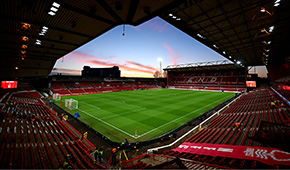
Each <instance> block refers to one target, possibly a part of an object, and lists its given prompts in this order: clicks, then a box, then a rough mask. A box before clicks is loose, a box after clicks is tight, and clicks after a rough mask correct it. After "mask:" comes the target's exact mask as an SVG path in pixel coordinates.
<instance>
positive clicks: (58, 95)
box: [52, 93, 61, 101]
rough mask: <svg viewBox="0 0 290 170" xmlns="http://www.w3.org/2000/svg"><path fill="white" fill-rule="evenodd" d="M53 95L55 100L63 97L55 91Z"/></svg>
mask: <svg viewBox="0 0 290 170" xmlns="http://www.w3.org/2000/svg"><path fill="white" fill-rule="evenodd" d="M52 97H53V100H54V101H59V100H60V99H61V95H60V94H58V93H54V94H53V96H52Z"/></svg>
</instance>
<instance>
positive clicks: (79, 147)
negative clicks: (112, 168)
mask: <svg viewBox="0 0 290 170" xmlns="http://www.w3.org/2000/svg"><path fill="white" fill-rule="evenodd" d="M1 116H3V119H1V127H0V131H1V136H0V141H1V153H0V162H1V163H0V167H1V168H5V169H8V168H9V169H15V168H17V169H20V168H21V169H24V168H34V169H38V168H45V169H58V168H70V167H71V168H81V169H86V168H94V169H95V168H105V165H102V164H100V163H93V160H94V159H93V158H92V157H91V155H90V149H88V147H87V146H86V145H84V144H83V142H82V141H81V140H80V138H79V136H77V135H76V134H77V133H74V132H72V131H71V130H70V129H69V128H68V127H67V126H66V124H67V122H65V121H64V120H61V119H60V118H59V117H58V116H57V113H56V112H54V111H53V110H51V109H50V108H49V107H47V106H46V105H45V104H44V102H43V101H41V100H40V99H39V94H38V95H37V94H36V93H18V94H12V95H11V96H10V97H9V99H8V100H7V102H6V104H5V105H4V106H3V107H2V108H1Z"/></svg>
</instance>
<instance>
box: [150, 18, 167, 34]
mask: <svg viewBox="0 0 290 170" xmlns="http://www.w3.org/2000/svg"><path fill="white" fill-rule="evenodd" d="M147 26H148V27H149V28H151V29H153V30H155V31H157V32H164V31H166V30H167V29H168V24H167V23H166V22H160V20H157V19H154V20H152V21H150V22H148V23H147Z"/></svg>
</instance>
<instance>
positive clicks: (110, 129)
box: [56, 89, 234, 142]
mask: <svg viewBox="0 0 290 170" xmlns="http://www.w3.org/2000/svg"><path fill="white" fill-rule="evenodd" d="M233 96H234V93H227V92H210V91H191V90H175V89H155V90H138V91H123V92H114V93H100V94H89V95H78V96H66V97H62V101H63V102H64V101H65V99H70V98H73V99H75V100H78V107H79V109H77V110H73V111H69V112H70V113H71V114H73V115H74V114H75V113H76V112H78V113H79V114H80V116H81V117H80V118H79V119H80V120H81V121H83V122H84V123H86V124H87V125H89V126H90V127H92V128H93V129H95V130H96V131H98V132H99V133H101V134H103V135H104V136H106V137H108V138H109V139H111V140H112V141H115V142H124V139H128V140H129V141H130V142H138V141H144V140H149V139H153V138H155V137H158V136H161V135H163V134H165V133H167V132H169V131H171V130H174V129H176V128H177V127H179V126H181V125H183V124H184V123H186V122H188V121H190V120H192V119H194V118H195V117H197V116H199V115H201V114H203V113H204V112H206V111H208V110H210V109H212V108H213V107H215V106H217V105H219V104H221V103H223V102H224V101H226V100H228V99H230V98H231V97H233ZM56 103H57V104H60V102H59V101H58V102H56ZM62 108H63V109H66V108H65V107H64V103H63V104H62ZM136 128H137V136H135V133H136V132H135V130H136Z"/></svg>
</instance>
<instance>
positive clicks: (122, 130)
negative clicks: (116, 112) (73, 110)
mask: <svg viewBox="0 0 290 170" xmlns="http://www.w3.org/2000/svg"><path fill="white" fill-rule="evenodd" d="M78 110H79V111H81V112H83V113H85V114H87V115H89V116H91V117H92V118H95V119H97V120H98V121H100V122H102V123H104V124H106V125H108V126H110V127H112V128H114V129H116V130H118V131H120V132H122V133H124V134H126V135H128V136H130V137H132V138H134V139H137V138H136V137H135V136H133V135H131V134H129V133H128V132H125V131H124V130H122V129H119V128H117V127H116V126H113V125H111V124H110V123H107V122H105V121H103V120H102V119H99V118H97V117H95V116H94V115H91V114H90V113H88V112H86V111H83V110H81V109H78Z"/></svg>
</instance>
